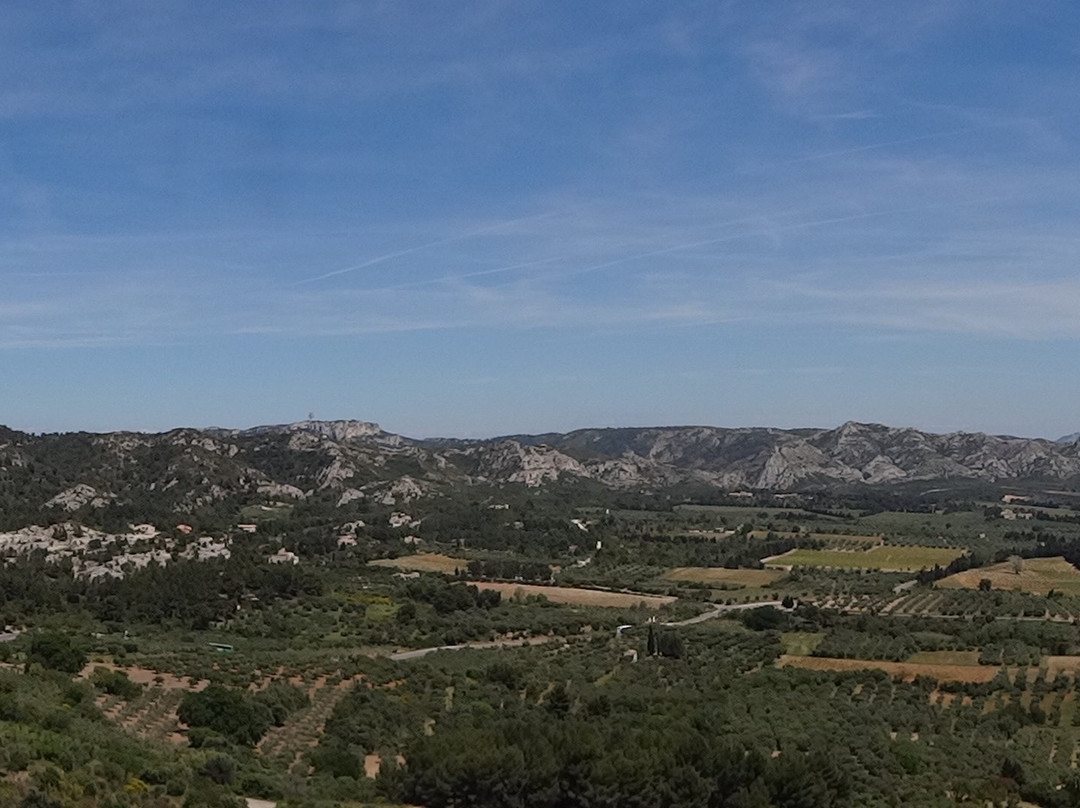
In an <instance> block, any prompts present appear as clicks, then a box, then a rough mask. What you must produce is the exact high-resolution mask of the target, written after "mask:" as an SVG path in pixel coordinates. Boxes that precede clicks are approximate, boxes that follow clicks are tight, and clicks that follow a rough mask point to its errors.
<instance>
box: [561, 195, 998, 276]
mask: <svg viewBox="0 0 1080 808" xmlns="http://www.w3.org/2000/svg"><path fill="white" fill-rule="evenodd" d="M1011 198H1012V197H1011V196H1004V195H1002V196H989V197H983V198H980V199H969V200H965V201H962V202H943V203H941V204H938V205H917V206H914V207H910V208H894V209H891V210H877V211H870V212H867V213H853V214H848V215H846V216H835V217H832V218H829V219H813V220H811V221H808V222H794V223H792V224H785V225H778V226H776V227H773V228H770V229H769V230H757V231H753V230H751V231H748V232H744V233H733V234H731V235H727V236H721V237H719V238H710V239H705V240H704V241H690V242H685V243H683V244H675V245H672V246H670V247H662V248H660V249H658V250H650V251H649V252H644V253H635V254H634V255H625V256H623V257H622V258H615V259H612V260H611V261H605V262H604V263H602V264H593V265H592V266H587V267H581V268H580V269H571V270H568V271H566V272H559V273H554V274H552V275H549V276H548V277H556V278H561V277H567V276H572V275H585V274H588V273H590V272H598V271H600V270H602V269H608V268H610V267H613V266H618V265H619V264H626V263H629V262H630V261H637V260H639V259H642V258H652V257H653V256H657V255H667V254H668V253H673V252H679V251H680V250H693V249H695V248H697V247H708V246H710V245H713V244H722V243H724V242H727V241H738V240H739V239H745V238H755V237H757V236H768V235H770V234H771V233H777V232H780V233H783V232H787V231H790V230H802V229H805V228H810V227H822V226H824V225H830V224H842V223H843V222H857V221H860V220H863V219H879V218H882V217H885V216H898V215H902V214H905V213H918V212H920V211H925V210H934V209H937V208H949V207H961V206H963V205H977V204H980V203H984V202H998V201H1001V200H1003V199H1011ZM756 218H758V219H760V218H764V217H756Z"/></svg>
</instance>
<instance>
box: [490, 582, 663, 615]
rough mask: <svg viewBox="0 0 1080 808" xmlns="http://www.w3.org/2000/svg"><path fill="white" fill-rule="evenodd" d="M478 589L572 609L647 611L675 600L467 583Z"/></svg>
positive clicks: (511, 585) (576, 590) (553, 587)
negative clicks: (637, 608) (535, 598)
mask: <svg viewBox="0 0 1080 808" xmlns="http://www.w3.org/2000/svg"><path fill="white" fill-rule="evenodd" d="M469 583H470V584H472V585H473V586H476V587H479V588H480V589H488V590H493V591H495V592H501V593H502V596H503V597H504V598H512V597H514V596H515V595H521V596H522V597H530V596H533V595H539V596H541V597H545V598H547V599H548V600H549V601H551V602H552V603H567V604H571V605H574V606H611V607H614V608H620V609H625V608H632V607H634V606H638V605H644V606H645V607H647V608H649V609H659V608H660V607H662V606H667V605H668V604H670V603H674V602H675V598H673V597H669V596H666V595H665V596H660V595H638V594H636V593H633V592H605V591H602V590H598V589H577V588H575V587H572V586H540V585H538V584H500V583H492V582H490V581H470V582H469Z"/></svg>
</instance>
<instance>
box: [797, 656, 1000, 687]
mask: <svg viewBox="0 0 1080 808" xmlns="http://www.w3.org/2000/svg"><path fill="white" fill-rule="evenodd" d="M776 664H777V665H779V666H780V667H782V668H784V667H793V668H805V669H806V670H812V671H865V670H879V671H884V672H885V673H887V674H889V675H890V676H894V677H896V678H897V679H902V680H904V681H912V680H914V679H915V677H916V676H929V677H930V678H932V679H937V680H938V681H939V682H990V681H992V680H993V678H994V677H995V676H996V675H997V672H998V670H999V669H998V667H997V666H994V665H943V664H929V663H919V662H888V661H884V660H879V659H834V658H831V657H812V656H790V655H788V654H784V655H783V656H781V657H780V659H779V660H777V663H776Z"/></svg>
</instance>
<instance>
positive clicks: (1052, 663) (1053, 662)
mask: <svg viewBox="0 0 1080 808" xmlns="http://www.w3.org/2000/svg"><path fill="white" fill-rule="evenodd" d="M1042 666H1043V667H1044V668H1046V669H1047V670H1048V671H1054V672H1055V673H1061V672H1062V671H1072V672H1073V673H1074V674H1076V673H1080V656H1044V657H1043V658H1042Z"/></svg>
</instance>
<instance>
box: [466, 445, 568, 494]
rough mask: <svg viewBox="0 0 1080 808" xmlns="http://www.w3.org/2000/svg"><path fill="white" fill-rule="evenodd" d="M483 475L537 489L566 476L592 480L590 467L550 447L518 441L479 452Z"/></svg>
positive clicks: (485, 448)
mask: <svg viewBox="0 0 1080 808" xmlns="http://www.w3.org/2000/svg"><path fill="white" fill-rule="evenodd" d="M479 457H480V461H481V469H482V474H483V476H485V477H487V478H489V479H497V480H500V481H503V480H504V481H506V482H511V483H524V484H525V485H527V486H529V487H530V488H535V487H536V486H538V485H542V484H543V483H545V482H548V481H551V480H557V479H559V476H560V475H562V474H575V475H577V476H579V477H588V476H589V473H588V471H587V470H586V468H585V467H584V466H583V465H582V464H581V463H579V462H578V461H576V460H574V458H572V457H570V456H569V455H565V454H563V453H562V452H558V451H556V450H555V449H551V448H549V447H547V446H523V445H522V444H520V443H518V442H517V441H514V440H508V441H501V442H500V443H497V444H495V445H494V446H490V447H484V448H482V449H480V450H479Z"/></svg>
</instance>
